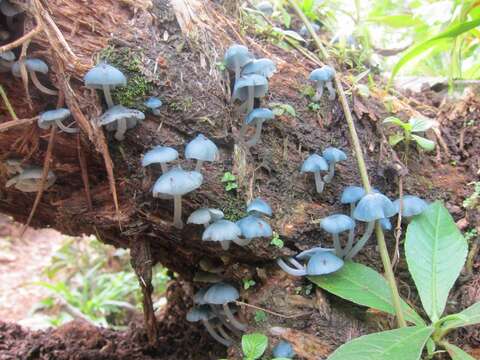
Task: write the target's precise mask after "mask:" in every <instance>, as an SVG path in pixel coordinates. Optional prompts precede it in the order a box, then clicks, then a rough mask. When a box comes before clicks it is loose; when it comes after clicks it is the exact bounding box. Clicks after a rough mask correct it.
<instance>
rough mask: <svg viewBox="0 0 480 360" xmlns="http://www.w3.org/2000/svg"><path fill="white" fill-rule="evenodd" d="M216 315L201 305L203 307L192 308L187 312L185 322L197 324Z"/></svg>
mask: <svg viewBox="0 0 480 360" xmlns="http://www.w3.org/2000/svg"><path fill="white" fill-rule="evenodd" d="M215 317H216V315H215V314H214V312H213V311H212V310H211V309H210V306H208V305H203V306H194V307H193V308H191V309H190V310H189V311H188V312H187V321H189V322H197V321H202V320H210V319H213V318H215Z"/></svg>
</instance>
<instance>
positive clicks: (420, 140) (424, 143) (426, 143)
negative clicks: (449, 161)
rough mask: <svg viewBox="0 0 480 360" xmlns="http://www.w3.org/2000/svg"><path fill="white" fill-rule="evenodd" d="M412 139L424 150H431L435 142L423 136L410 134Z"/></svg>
mask: <svg viewBox="0 0 480 360" xmlns="http://www.w3.org/2000/svg"><path fill="white" fill-rule="evenodd" d="M412 139H413V140H415V142H416V143H417V144H418V146H420V147H421V148H422V149H423V150H425V151H432V150H433V149H435V142H433V141H432V140H428V139H425V138H424V137H421V136H418V135H415V134H412Z"/></svg>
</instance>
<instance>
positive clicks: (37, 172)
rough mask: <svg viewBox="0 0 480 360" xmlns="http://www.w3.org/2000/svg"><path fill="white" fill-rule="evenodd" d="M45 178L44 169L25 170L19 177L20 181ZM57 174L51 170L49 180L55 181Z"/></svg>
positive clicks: (31, 168) (32, 168)
mask: <svg viewBox="0 0 480 360" xmlns="http://www.w3.org/2000/svg"><path fill="white" fill-rule="evenodd" d="M42 176H43V168H40V167H30V168H26V169H25V170H23V171H22V172H21V173H20V174H19V175H18V177H17V179H18V180H20V181H21V180H40V179H41V178H42ZM55 178H56V176H55V174H54V173H53V172H52V171H51V170H50V171H49V172H48V174H47V179H55Z"/></svg>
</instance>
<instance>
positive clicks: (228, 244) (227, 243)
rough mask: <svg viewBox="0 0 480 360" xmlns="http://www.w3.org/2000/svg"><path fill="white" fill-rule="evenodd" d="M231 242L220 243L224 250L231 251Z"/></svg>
mask: <svg viewBox="0 0 480 360" xmlns="http://www.w3.org/2000/svg"><path fill="white" fill-rule="evenodd" d="M230 243H231V241H230V240H225V241H220V245H222V249H223V250H228V249H230Z"/></svg>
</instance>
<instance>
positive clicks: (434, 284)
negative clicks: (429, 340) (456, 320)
mask: <svg viewBox="0 0 480 360" xmlns="http://www.w3.org/2000/svg"><path fill="white" fill-rule="evenodd" d="M406 238H407V239H406V242H405V255H406V258H407V263H408V269H409V271H410V273H411V274H412V277H413V280H414V281H415V285H416V287H417V290H418V292H419V295H420V299H421V300H422V305H423V308H424V309H425V311H426V313H427V314H428V316H429V317H430V319H431V320H432V321H433V322H435V321H437V320H438V319H439V318H440V316H441V315H442V313H443V310H444V309H445V304H446V302H447V297H448V293H449V291H450V289H451V288H452V286H453V284H454V283H455V280H456V279H457V277H458V275H459V274H460V270H461V269H462V267H463V265H464V263H465V259H466V257H467V251H468V249H467V242H466V241H465V239H464V238H463V236H462V234H461V233H460V231H459V230H458V228H457V226H456V224H455V221H454V220H453V218H452V217H451V215H450V214H449V213H448V211H447V209H445V207H444V206H443V205H442V204H441V203H440V202H438V201H437V202H435V203H433V204H431V205H430V206H429V207H428V208H427V209H426V210H425V211H424V212H423V213H422V214H420V215H419V216H416V217H415V218H414V219H413V220H412V222H411V223H410V225H409V226H408V230H407V236H406Z"/></svg>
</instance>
